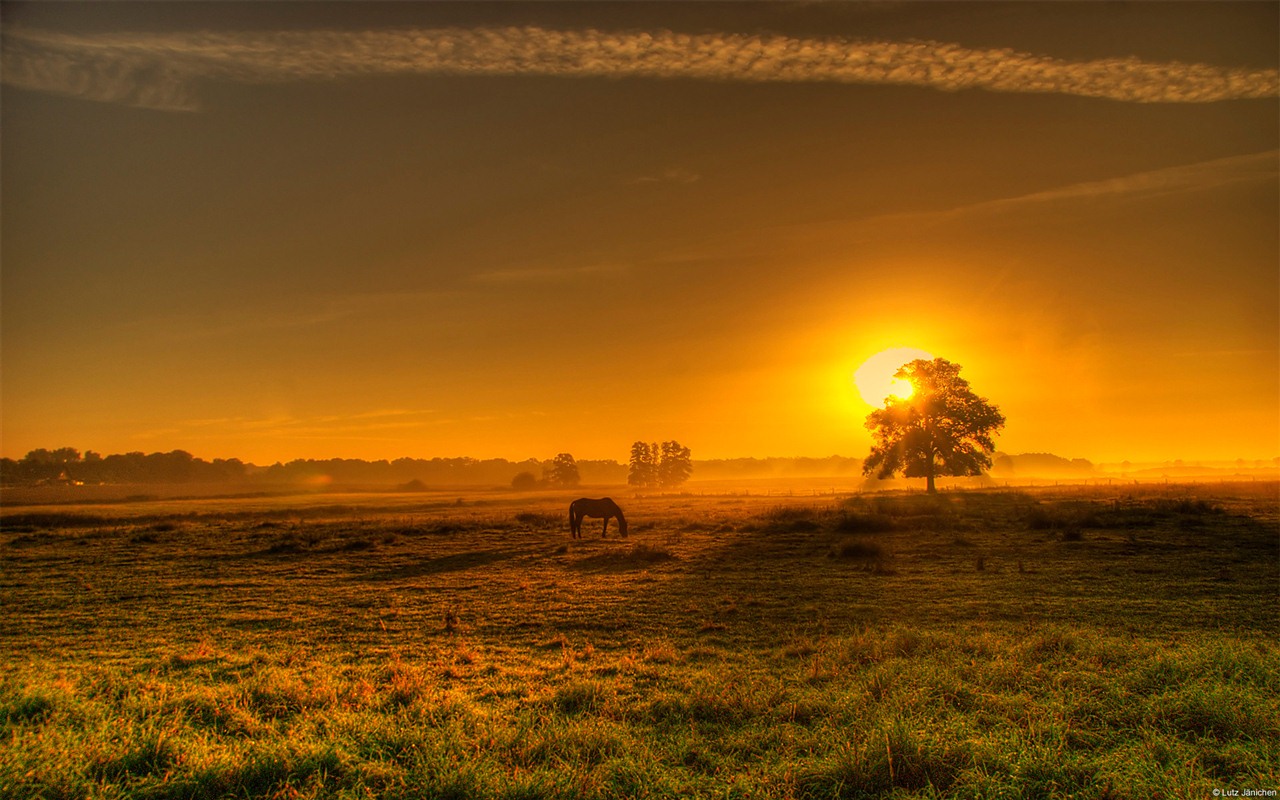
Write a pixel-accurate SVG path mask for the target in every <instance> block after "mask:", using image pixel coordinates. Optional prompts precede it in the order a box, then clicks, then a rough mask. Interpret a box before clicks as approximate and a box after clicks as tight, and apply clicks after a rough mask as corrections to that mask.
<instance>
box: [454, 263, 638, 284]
mask: <svg viewBox="0 0 1280 800" xmlns="http://www.w3.org/2000/svg"><path fill="white" fill-rule="evenodd" d="M623 271H625V270H624V268H623V267H621V266H618V265H614V264H596V265H591V266H586V267H531V268H528V269H500V270H493V271H491V272H481V273H477V274H476V275H474V276H473V280H475V281H478V282H479V283H486V284H510V283H519V284H528V283H558V282H561V281H568V280H573V279H575V278H589V277H595V276H600V275H616V274H618V273H621V272H623Z"/></svg>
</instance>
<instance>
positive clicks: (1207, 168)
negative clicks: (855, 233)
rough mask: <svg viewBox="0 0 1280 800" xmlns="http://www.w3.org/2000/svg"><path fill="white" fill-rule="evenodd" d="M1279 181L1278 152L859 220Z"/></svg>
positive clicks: (872, 222) (948, 215)
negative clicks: (932, 209)
mask: <svg viewBox="0 0 1280 800" xmlns="http://www.w3.org/2000/svg"><path fill="white" fill-rule="evenodd" d="M1278 178H1280V150H1268V151H1267V152H1264V153H1250V154H1248V155H1242V156H1230V157H1227V158H1216V159H1213V160H1210V161H1201V162H1198V163H1195V164H1180V165H1178V166H1174V167H1165V168H1163V169H1156V170H1149V171H1147V172H1137V173H1134V174H1131V175H1123V176H1121V177H1118V178H1108V179H1105V180H1100V181H1085V182H1082V183H1073V184H1069V185H1067V186H1060V187H1057V188H1054V189H1046V190H1045V191H1042V192H1033V193H1031V194H1025V195H1019V196H1017V197H1004V198H1000V199H998V200H987V201H984V202H981V203H973V204H971V205H967V206H961V207H959V208H953V209H948V210H946V211H936V212H923V213H909V214H887V215H883V216H877V217H872V218H870V219H865V220H862V223H863V224H865V225H867V226H868V227H870V228H878V227H880V226H881V225H883V224H885V223H888V222H891V221H897V222H909V223H911V224H914V225H919V224H921V223H924V222H928V221H934V222H946V221H951V220H954V219H957V218H960V217H971V216H981V215H994V214H1000V213H1003V212H1006V211H1013V210H1018V209H1022V208H1026V207H1031V206H1038V205H1045V204H1049V203H1062V202H1070V201H1078V200H1098V199H1102V198H1105V197H1113V198H1128V199H1142V198H1148V197H1157V196H1160V195H1167V194H1174V193H1177V192H1193V191H1204V190H1208V189H1216V188H1219V187H1223V186H1231V185H1234V184H1240V183H1259V182H1270V183H1275V181H1276V180H1277V179H1278Z"/></svg>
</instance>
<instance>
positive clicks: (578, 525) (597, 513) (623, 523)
mask: <svg viewBox="0 0 1280 800" xmlns="http://www.w3.org/2000/svg"><path fill="white" fill-rule="evenodd" d="M583 517H604V527H603V528H601V529H600V538H601V539H603V538H604V535H605V533H606V532H608V530H609V518H610V517H617V518H618V530H619V531H620V532H621V533H622V535H623V536H624V537H625V536H626V535H627V518H626V517H624V516H622V509H621V508H618V504H617V503H615V502H613V498H612V497H601V498H600V499H599V500H593V499H592V498H590V497H579V498H578V499H577V500H574V501H573V502H572V503H570V504H569V532H570V534H571V535H572V536H573V538H575V539H581V538H582V518H583Z"/></svg>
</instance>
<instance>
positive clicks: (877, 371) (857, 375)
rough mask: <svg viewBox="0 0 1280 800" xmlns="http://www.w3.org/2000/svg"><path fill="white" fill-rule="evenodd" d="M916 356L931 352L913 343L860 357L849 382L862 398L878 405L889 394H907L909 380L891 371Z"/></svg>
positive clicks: (909, 386)
mask: <svg viewBox="0 0 1280 800" xmlns="http://www.w3.org/2000/svg"><path fill="white" fill-rule="evenodd" d="M917 358H924V359H932V358H933V356H932V355H931V354H929V353H926V352H925V351H924V350H920V349H919V348H915V347H892V348H890V349H888V350H881V351H880V352H879V353H876V354H875V355H874V356H872V357H871V358H868V359H867V360H866V361H863V362H862V366H860V367H858V369H857V370H856V371H854V373H853V383H854V385H856V386H857V387H858V394H860V395H862V400H863V402H865V403H866V404H867V405H870V406H876V407H877V408H878V407H879V406H882V405H884V401H885V400H887V399H888V398H890V397H900V398H903V399H905V398H908V397H910V396H911V392H912V387H911V383H910V381H907V380H904V379H902V378H895V377H893V375H894V373H895V372H897V371H898V369H899V368H901V367H902V365H903V364H906V363H908V362H910V361H915V360H916V359H917Z"/></svg>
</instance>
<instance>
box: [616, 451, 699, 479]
mask: <svg viewBox="0 0 1280 800" xmlns="http://www.w3.org/2000/svg"><path fill="white" fill-rule="evenodd" d="M692 474H693V458H692V456H691V455H690V453H689V448H687V447H685V446H684V445H682V444H680V443H679V442H677V441H670V442H663V443H662V444H660V445H659V444H658V443H657V442H654V443H653V444H648V443H646V442H636V443H635V444H633V445H631V461H630V464H629V465H628V467H627V483H628V484H630V485H631V486H634V487H636V488H637V489H674V488H676V487H679V486H681V485H683V484H684V483H685V481H687V480H689V476H690V475H692Z"/></svg>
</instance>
